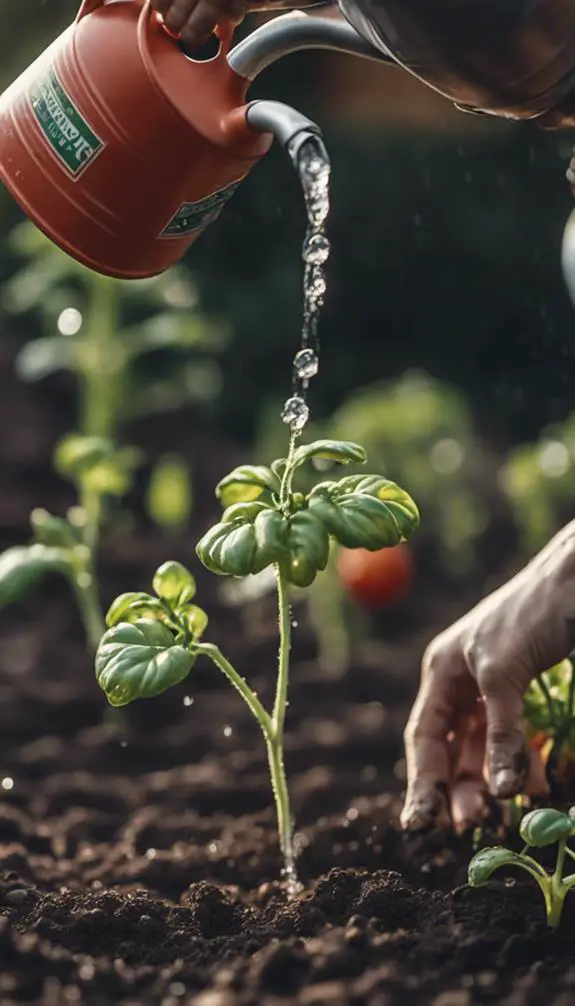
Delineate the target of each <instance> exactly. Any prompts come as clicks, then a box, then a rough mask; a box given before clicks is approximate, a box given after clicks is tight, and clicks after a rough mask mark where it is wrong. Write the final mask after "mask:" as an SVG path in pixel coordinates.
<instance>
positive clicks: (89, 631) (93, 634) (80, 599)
mask: <svg viewBox="0 0 575 1006" xmlns="http://www.w3.org/2000/svg"><path fill="white" fill-rule="evenodd" d="M70 582H71V584H72V589H73V591H74V594H75V597H76V603H77V605H78V608H79V611H80V616H81V618H82V623H83V625H84V630H85V633H86V637H87V639H88V643H89V645H90V648H91V649H92V650H93V652H94V653H95V652H96V650H97V649H98V646H99V644H100V640H101V638H102V636H103V635H104V633H105V631H106V626H105V624H104V619H103V618H102V611H101V608H100V599H99V597H98V589H97V586H96V577H95V575H94V569H93V564H92V561H91V560H90V562H89V563H86V564H84V565H83V569H81V570H74V571H73V572H72V573H71V574H70Z"/></svg>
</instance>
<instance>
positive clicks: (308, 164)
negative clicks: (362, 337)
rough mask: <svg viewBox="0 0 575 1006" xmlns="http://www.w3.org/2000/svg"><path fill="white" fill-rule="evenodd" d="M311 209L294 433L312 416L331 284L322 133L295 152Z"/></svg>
mask: <svg viewBox="0 0 575 1006" xmlns="http://www.w3.org/2000/svg"><path fill="white" fill-rule="evenodd" d="M293 160H294V163H295V166H296V170H297V173H298V175H299V179H300V183H301V187H302V190H303V195H304V200H305V206H306V211H307V232H306V236H305V240H304V243H303V248H302V259H303V262H304V277H303V324H302V332H301V342H300V350H299V352H298V353H297V354H296V356H295V358H294V367H293V386H292V395H291V398H289V399H288V400H287V402H286V403H285V405H284V409H283V413H282V419H283V421H284V423H287V425H288V426H289V427H290V429H291V431H292V433H294V434H297V433H301V431H302V430H303V428H304V426H305V424H306V423H307V421H308V419H309V407H308V405H307V401H306V398H307V390H308V385H309V381H310V379H311V378H312V377H315V375H316V374H317V373H318V370H319V340H318V322H319V312H320V309H321V308H322V306H323V302H324V298H325V294H326V290H327V283H326V278H325V273H324V267H325V263H326V262H327V260H328V258H329V253H330V244H329V240H328V238H327V236H326V235H325V233H324V227H325V222H326V220H327V216H328V213H329V181H330V171H331V167H330V162H329V157H328V154H327V151H326V149H325V146H324V144H323V141H322V140H321V137H319V136H311V137H309V139H307V140H306V141H305V142H304V143H303V144H302V145H301V147H299V148H298V150H297V151H296V152H295V153H294V155H293Z"/></svg>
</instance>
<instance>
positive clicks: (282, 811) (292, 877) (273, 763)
mask: <svg viewBox="0 0 575 1006" xmlns="http://www.w3.org/2000/svg"><path fill="white" fill-rule="evenodd" d="M275 572H276V584H277V594H278V622H279V637H280V642H279V653H278V676H277V684H276V695H275V701H274V708H273V713H272V719H271V730H270V734H269V736H268V737H266V747H267V753H268V762H269V767H270V775H271V780H272V789H273V793H274V799H275V803H276V812H277V818H278V833H279V842H280V848H281V850H282V853H283V856H284V860H285V868H284V871H285V876H286V878H287V881H288V891H289V893H292V894H293V893H295V891H296V890H297V888H298V884H297V877H296V872H295V852H294V847H293V821H292V816H291V809H290V800H289V791H288V786H287V780H286V774H285V767H284V750H283V742H284V724H285V716H286V709H287V692H288V682H289V658H290V649H291V611H290V605H289V590H288V584H287V581H286V579H285V578H284V575H283V573H282V569H281V566H279V565H277V566H276V567H275Z"/></svg>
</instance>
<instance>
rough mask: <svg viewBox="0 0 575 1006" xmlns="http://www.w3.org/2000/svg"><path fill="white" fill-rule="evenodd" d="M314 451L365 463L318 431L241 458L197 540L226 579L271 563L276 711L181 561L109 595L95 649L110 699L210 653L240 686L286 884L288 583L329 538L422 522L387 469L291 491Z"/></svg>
mask: <svg viewBox="0 0 575 1006" xmlns="http://www.w3.org/2000/svg"><path fill="white" fill-rule="evenodd" d="M314 458H321V459H324V460H329V461H331V462H338V463H340V464H347V463H350V462H356V463H364V462H365V461H366V454H365V451H364V450H363V448H362V447H360V446H359V445H358V444H354V443H348V442H346V441H330V440H320V441H317V442H315V443H312V444H308V445H302V446H300V447H297V446H296V438H295V436H294V437H292V439H291V442H290V450H289V454H288V457H287V458H281V459H279V460H277V461H274V462H273V464H272V465H271V466H270V467H269V468H267V467H264V466H260V465H258V466H249V465H246V466H242V467H240V468H236V469H235V470H234V471H232V472H231V473H230V474H229V475H227V476H226V477H225V478H224V479H222V481H221V482H220V483H219V485H218V486H217V488H216V496H217V497H218V498H219V500H220V502H221V504H222V506H223V507H224V512H223V514H222V518H221V520H220V521H219V522H218V523H217V524H216V525H215V526H214V527H212V528H211V529H210V530H209V531H208V532H207V533H206V534H205V535H204V536H203V538H202V539H201V540H200V541H199V542H198V545H197V547H196V551H197V554H198V556H199V558H200V560H201V562H202V563H203V564H204V566H206V568H207V569H209V570H211V571H212V572H213V573H216V574H218V575H220V576H233V577H246V576H249V575H251V574H257V573H260V572H261V571H262V570H264V569H266V568H267V567H269V566H273V567H274V570H275V575H276V586H277V598H278V613H279V656H278V670H277V681H276V691H275V701H274V705H273V709H272V710H271V712H268V711H267V710H266V709H264V707H263V705H262V703H261V702H260V700H259V698H258V697H257V695H256V693H255V692H254V691H253V690H252V688H251V687H250V685H249V684H248V682H247V681H246V680H245V678H243V677H242V675H241V674H239V672H238V671H237V670H236V669H235V668H234V667H233V666H232V665H231V664H230V662H229V661H228V660H227V659H226V658H225V657H224V655H223V654H222V653H221V651H220V650H219V649H218V647H217V646H215V645H214V644H213V643H209V642H204V640H203V636H204V633H205V630H206V627H207V622H208V619H207V616H206V614H205V613H204V612H203V611H202V609H200V608H198V607H197V606H196V605H194V604H191V601H192V598H193V597H194V594H195V582H194V579H193V576H192V574H191V573H190V572H189V571H188V570H187V569H185V568H184V567H183V566H181V565H180V564H179V563H176V562H168V563H165V564H164V565H163V566H161V567H160V569H159V570H158V571H157V573H156V575H155V577H154V583H153V586H154V591H155V594H156V596H155V597H154V596H152V595H150V594H146V593H137V594H123V595H121V596H120V597H119V598H117V599H116V601H115V602H114V603H113V604H112V607H111V608H110V610H109V612H108V615H107V619H106V621H107V624H108V626H109V630H108V631H107V632H106V634H105V635H104V637H103V639H102V641H101V643H100V646H99V648H98V653H97V656H96V676H97V679H98V682H99V684H100V686H101V687H102V688H103V690H104V691H105V693H106V695H107V697H108V700H109V702H110V703H111V704H112V705H114V706H123V705H126V704H127V703H129V702H132V701H133V700H134V699H138V698H153V697H154V696H155V695H159V694H161V693H162V692H164V691H166V689H168V688H170V687H171V686H172V685H177V684H179V683H180V682H181V681H183V680H184V678H186V677H187V675H188V674H189V672H190V670H191V668H192V666H193V664H194V662H195V660H196V658H197V657H199V656H206V657H209V658H210V660H211V661H212V662H213V663H214V664H215V665H216V667H218V668H219V670H221V671H222V672H223V673H224V674H225V675H226V677H227V678H228V680H229V681H230V683H231V684H232V685H233V686H234V688H236V689H237V691H238V692H239V693H240V695H241V697H242V698H243V699H244V701H245V702H246V704H247V706H248V708H249V710H250V712H251V713H252V715H253V716H254V717H255V719H256V720H257V722H258V723H259V725H260V728H261V731H262V733H263V736H264V741H265V744H266V749H267V756H268V764H269V771H270V777H271V784H272V789H273V794H274V799H275V804H276V812H277V822H278V833H279V841H280V847H281V850H282V853H283V856H284V861H285V871H284V872H285V876H286V878H287V881H288V889H289V890H290V891H294V890H295V889H296V887H297V879H296V872H295V854H294V846H293V822H292V815H291V810H290V801H289V793H288V787H287V782H286V775H285V768H284V725H285V716H286V708H287V694H288V678H289V654H290V647H291V614H290V604H289V591H290V588H291V587H292V586H293V587H300V588H305V587H309V586H310V585H311V584H312V583H313V582H314V580H315V578H316V576H317V574H318V572H320V571H321V570H323V569H325V567H326V564H327V561H328V556H329V550H330V541H331V540H335V541H337V542H339V543H340V544H341V545H344V546H345V547H346V548H365V549H369V550H370V551H374V550H376V549H380V548H384V547H389V546H393V545H397V544H398V543H399V542H401V541H406V540H407V539H409V538H411V536H412V534H413V533H414V531H415V530H416V528H417V526H418V524H419V512H418V510H417V507H416V505H415V503H414V502H413V500H412V499H411V497H410V496H408V494H407V493H406V492H404V491H403V489H400V488H399V486H397V485H396V484H395V483H394V482H390V481H389V480H387V479H384V478H381V476H379V475H350V476H347V477H343V478H340V479H339V480H333V481H331V480H330V481H324V482H320V483H319V484H318V485H316V486H315V487H314V488H312V489H311V490H310V491H309V492H306V493H303V492H298V491H296V490H295V489H294V485H293V483H294V477H295V475H296V472H297V471H298V469H300V468H301V466H302V465H304V464H305V463H306V462H308V461H311V460H312V459H314Z"/></svg>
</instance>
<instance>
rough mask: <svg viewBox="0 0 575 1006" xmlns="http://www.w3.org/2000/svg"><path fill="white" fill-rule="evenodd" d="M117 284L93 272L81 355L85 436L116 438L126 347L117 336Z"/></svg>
mask: <svg viewBox="0 0 575 1006" xmlns="http://www.w3.org/2000/svg"><path fill="white" fill-rule="evenodd" d="M118 320H119V319H118V286H117V284H115V283H114V282H112V281H111V280H109V279H105V278H103V277H101V276H94V277H93V279H92V282H91V284H90V306H89V310H88V318H87V323H86V335H85V336H84V339H83V345H82V351H81V356H80V368H79V369H80V371H81V373H82V377H83V388H82V394H81V398H82V420H81V429H82V432H83V433H84V434H85V435H86V436H97V437H109V438H111V439H113V438H114V435H115V432H116V426H117V422H118V414H119V411H120V408H119V406H120V402H121V398H122V395H123V383H124V382H123V370H124V364H123V350H122V347H121V346H120V345H119V344H118V340H117V338H116V334H117V329H118Z"/></svg>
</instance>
